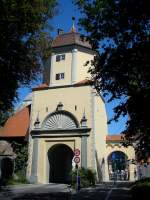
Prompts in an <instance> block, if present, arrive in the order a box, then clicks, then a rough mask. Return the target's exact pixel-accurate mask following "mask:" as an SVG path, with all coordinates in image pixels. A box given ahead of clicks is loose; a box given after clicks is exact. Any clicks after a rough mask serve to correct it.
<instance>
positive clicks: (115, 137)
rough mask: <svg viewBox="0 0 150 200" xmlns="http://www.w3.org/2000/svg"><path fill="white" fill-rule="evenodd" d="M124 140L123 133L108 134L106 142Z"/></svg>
mask: <svg viewBox="0 0 150 200" xmlns="http://www.w3.org/2000/svg"><path fill="white" fill-rule="evenodd" d="M120 141H122V135H107V136H106V142H120Z"/></svg>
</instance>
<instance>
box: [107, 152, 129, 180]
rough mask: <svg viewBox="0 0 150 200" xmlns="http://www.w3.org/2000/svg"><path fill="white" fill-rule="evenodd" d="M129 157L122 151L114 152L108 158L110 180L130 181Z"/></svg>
mask: <svg viewBox="0 0 150 200" xmlns="http://www.w3.org/2000/svg"><path fill="white" fill-rule="evenodd" d="M127 160H128V157H127V155H126V154H125V153H124V152H122V151H114V152H112V153H111V154H110V155H109V156H108V171H109V179H110V180H122V181H123V180H129V175H130V173H129V165H128V162H127Z"/></svg>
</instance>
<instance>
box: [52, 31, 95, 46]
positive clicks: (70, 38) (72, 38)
mask: <svg viewBox="0 0 150 200" xmlns="http://www.w3.org/2000/svg"><path fill="white" fill-rule="evenodd" d="M73 44H76V45H80V46H83V47H86V48H90V49H91V48H92V46H91V44H90V43H89V42H88V41H87V40H86V39H83V38H81V35H80V34H79V33H77V32H69V33H64V34H59V35H57V37H56V38H55V40H54V41H53V43H52V47H53V48H56V47H62V46H68V45H73Z"/></svg>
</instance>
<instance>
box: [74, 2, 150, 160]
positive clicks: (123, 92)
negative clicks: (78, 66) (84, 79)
mask: <svg viewBox="0 0 150 200" xmlns="http://www.w3.org/2000/svg"><path fill="white" fill-rule="evenodd" d="M76 4H77V5H78V6H79V8H80V9H81V12H82V14H83V17H82V18H81V19H80V22H79V23H80V25H81V26H82V27H83V28H84V30H86V31H87V33H88V39H89V40H90V42H91V44H92V46H93V48H94V49H96V50H98V51H99V52H100V54H99V56H96V57H95V59H94V61H92V62H91V68H90V70H89V71H90V72H91V74H92V79H93V80H94V82H95V87H96V88H97V90H101V91H103V93H104V95H106V94H111V98H110V99H109V101H112V100H114V99H120V104H119V105H118V106H117V107H116V108H115V109H114V111H115V115H114V117H113V119H114V120H117V119H118V118H119V116H120V115H128V116H129V120H128V122H127V126H126V132H125V139H126V144H127V145H128V144H131V143H132V142H135V144H136V150H137V152H138V156H139V158H142V157H144V158H146V157H148V156H150V155H149V154H150V153H149V152H150V106H149V102H150V78H149V77H150V2H149V1H148V0H76ZM87 22H88V23H87Z"/></svg>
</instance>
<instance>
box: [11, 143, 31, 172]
mask: <svg viewBox="0 0 150 200" xmlns="http://www.w3.org/2000/svg"><path fill="white" fill-rule="evenodd" d="M11 146H12V148H13V151H14V153H15V154H16V158H15V166H14V172H15V173H17V172H20V171H22V172H24V174H25V173H26V167H27V161H28V143H27V142H25V141H24V142H18V141H12V142H11Z"/></svg>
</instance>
